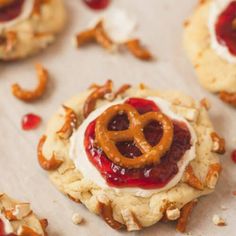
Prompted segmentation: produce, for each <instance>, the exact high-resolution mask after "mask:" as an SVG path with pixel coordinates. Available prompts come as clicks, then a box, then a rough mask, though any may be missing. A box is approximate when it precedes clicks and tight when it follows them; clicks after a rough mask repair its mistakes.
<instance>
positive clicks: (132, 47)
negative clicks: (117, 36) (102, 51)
mask: <svg viewBox="0 0 236 236" xmlns="http://www.w3.org/2000/svg"><path fill="white" fill-rule="evenodd" d="M125 46H126V47H127V48H128V50H129V51H130V52H131V53H132V54H133V55H134V56H135V57H137V58H138V59H141V60H145V61H150V60H152V59H153V56H152V54H151V53H150V52H149V51H148V50H147V49H146V48H144V47H143V46H142V45H141V44H140V41H139V40H138V39H132V40H129V41H128V42H126V43H125Z"/></svg>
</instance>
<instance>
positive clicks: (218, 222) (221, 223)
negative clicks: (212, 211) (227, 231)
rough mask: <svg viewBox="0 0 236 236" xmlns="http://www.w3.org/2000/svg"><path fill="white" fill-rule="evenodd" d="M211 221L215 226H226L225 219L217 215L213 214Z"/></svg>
mask: <svg viewBox="0 0 236 236" xmlns="http://www.w3.org/2000/svg"><path fill="white" fill-rule="evenodd" d="M212 222H213V223H214V224H215V225H217V226H226V222H225V220H224V219H223V218H222V217H220V216H218V215H213V217H212Z"/></svg>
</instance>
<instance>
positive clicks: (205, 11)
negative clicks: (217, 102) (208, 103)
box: [183, 0, 236, 106]
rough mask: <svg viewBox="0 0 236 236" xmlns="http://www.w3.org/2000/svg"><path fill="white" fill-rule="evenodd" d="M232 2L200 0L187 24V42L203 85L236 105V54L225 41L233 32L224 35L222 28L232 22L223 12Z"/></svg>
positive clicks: (185, 43) (185, 37)
mask: <svg viewBox="0 0 236 236" xmlns="http://www.w3.org/2000/svg"><path fill="white" fill-rule="evenodd" d="M230 2H232V1H222V0H216V1H211V0H204V1H199V3H198V6H197V7H196V9H195V10H194V13H193V15H192V16H191V17H190V18H189V19H188V20H186V22H185V24H184V26H185V27H184V40H183V42H184V48H185V50H186V52H187V54H188V56H189V58H190V60H191V62H192V64H193V66H194V69H195V71H196V73H197V76H198V78H199V81H200V83H201V85H202V86H203V87H205V88H206V89H208V90H209V91H211V92H213V93H216V94H218V95H219V96H220V98H221V99H222V100H223V101H225V102H227V103H230V104H232V105H234V106H236V72H235V68H236V64H235V63H236V55H235V54H232V53H231V52H230V51H229V50H230V48H228V46H227V44H225V42H227V40H229V39H230V37H232V36H231V35H229V36H230V37H229V36H227V37H226V36H225V35H224V36H222V35H221V34H222V30H223V29H224V28H225V27H226V26H227V27H228V24H231V22H224V21H225V19H224V15H220V14H223V13H224V11H225V8H226V7H227V6H228V5H229V4H230ZM226 9H227V8H226ZM227 14H228V13H227ZM222 22H224V23H222ZM216 23H217V26H215V24H216ZM222 24H223V25H222ZM230 27H231V26H230ZM220 37H225V38H220ZM223 40H225V41H223Z"/></svg>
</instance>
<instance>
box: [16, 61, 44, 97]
mask: <svg viewBox="0 0 236 236" xmlns="http://www.w3.org/2000/svg"><path fill="white" fill-rule="evenodd" d="M35 68H36V71H37V74H38V81H39V84H38V86H37V87H36V89H34V90H33V91H29V90H24V89H22V88H21V86H20V85H18V84H14V85H12V93H13V95H14V96H15V97H17V98H18V99H20V100H22V101H24V102H31V101H34V100H36V99H38V98H40V97H41V96H42V95H43V94H44V92H45V90H46V86H47V82H48V72H47V70H46V69H44V68H43V66H42V65H41V64H36V65H35Z"/></svg>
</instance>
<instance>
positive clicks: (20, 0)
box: [0, 0, 25, 22]
mask: <svg viewBox="0 0 236 236" xmlns="http://www.w3.org/2000/svg"><path fill="white" fill-rule="evenodd" d="M24 2H25V0H16V1H14V2H13V3H11V4H9V5H7V6H5V7H2V8H0V22H7V21H10V20H13V19H15V18H16V17H18V16H19V15H20V14H21V11H22V7H23V4H24Z"/></svg>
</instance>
